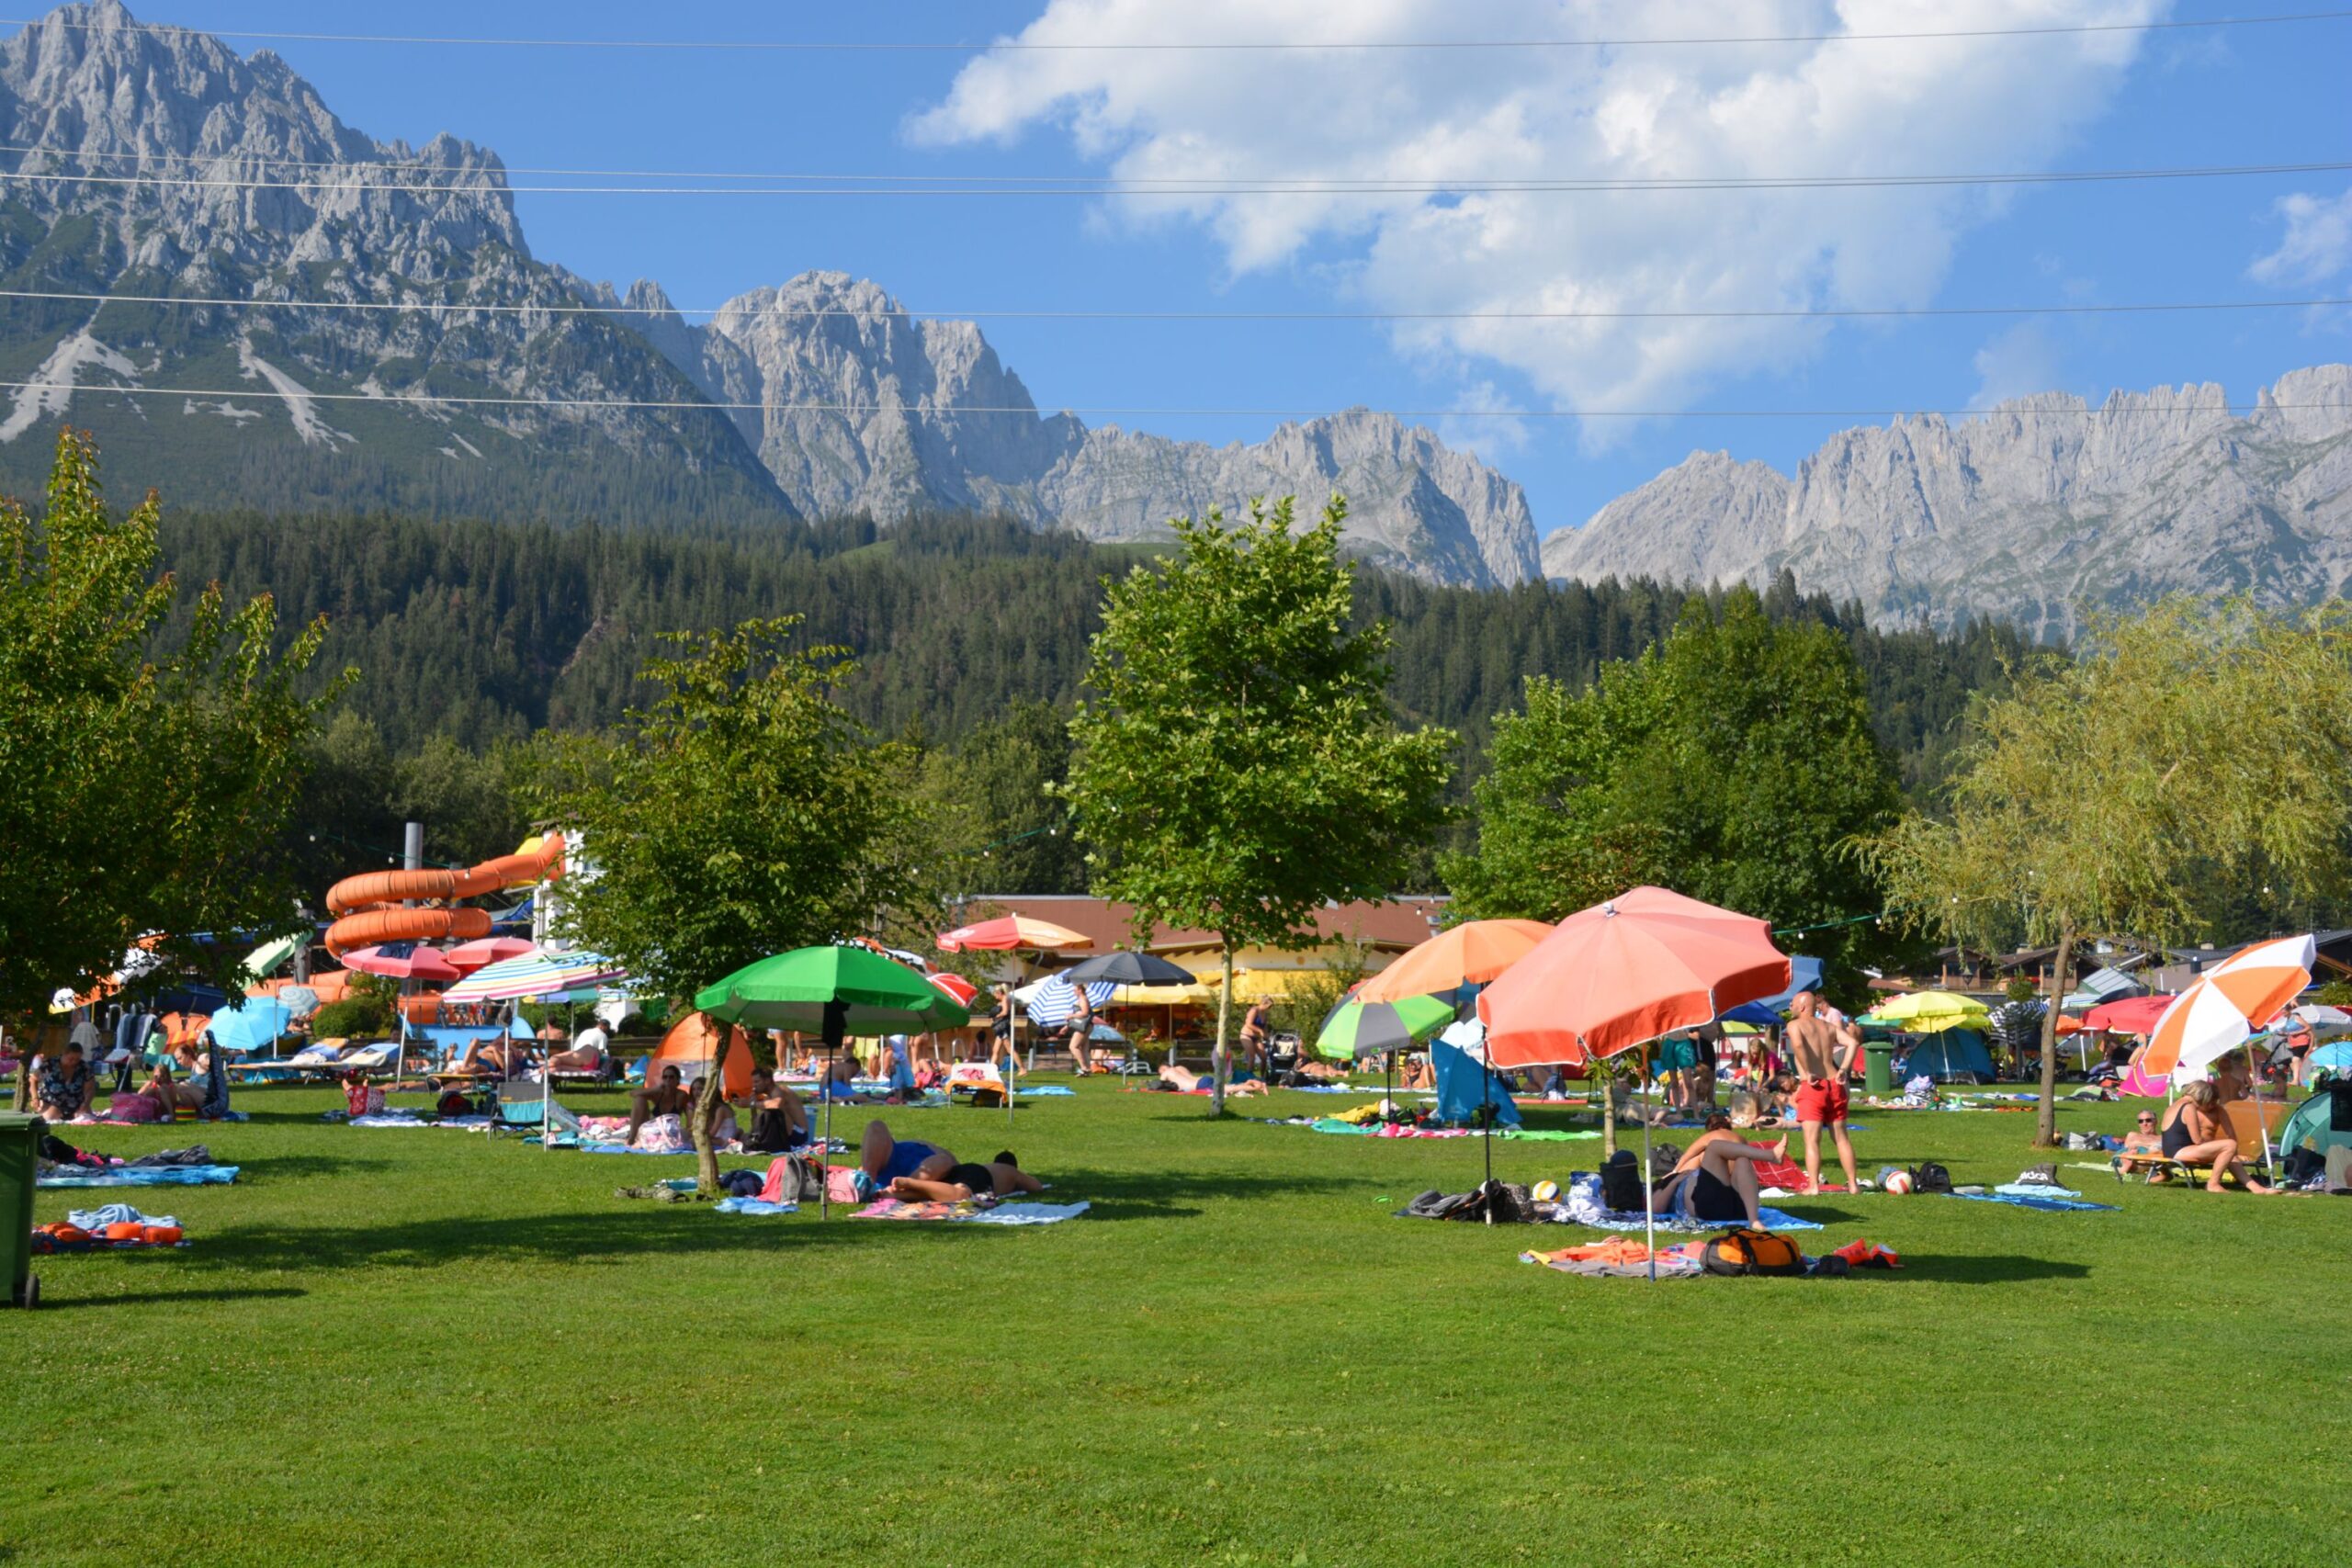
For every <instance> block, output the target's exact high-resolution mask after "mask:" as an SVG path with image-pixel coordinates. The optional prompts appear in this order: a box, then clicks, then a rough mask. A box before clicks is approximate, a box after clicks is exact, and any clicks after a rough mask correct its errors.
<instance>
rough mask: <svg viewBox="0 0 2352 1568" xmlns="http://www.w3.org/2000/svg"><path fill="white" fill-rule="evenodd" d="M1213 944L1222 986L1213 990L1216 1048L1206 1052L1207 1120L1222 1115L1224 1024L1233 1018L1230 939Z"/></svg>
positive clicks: (1220, 938) (1221, 938) (1225, 1060)
mask: <svg viewBox="0 0 2352 1568" xmlns="http://www.w3.org/2000/svg"><path fill="white" fill-rule="evenodd" d="M1217 942H1218V944H1219V946H1220V947H1221V948H1222V950H1223V951H1222V954H1221V956H1220V959H1219V963H1220V965H1221V967H1222V972H1223V974H1224V976H1225V983H1224V984H1223V985H1221V986H1219V987H1217V994H1216V1045H1215V1046H1213V1047H1211V1048H1210V1051H1209V1114H1210V1115H1211V1116H1222V1115H1224V1114H1225V1068H1226V1063H1227V1056H1226V1054H1225V1040H1226V1034H1225V1031H1226V1026H1227V1023H1228V1022H1229V1021H1231V1019H1232V1017H1233V939H1232V938H1231V937H1222V936H1221V937H1219V938H1218V939H1217Z"/></svg>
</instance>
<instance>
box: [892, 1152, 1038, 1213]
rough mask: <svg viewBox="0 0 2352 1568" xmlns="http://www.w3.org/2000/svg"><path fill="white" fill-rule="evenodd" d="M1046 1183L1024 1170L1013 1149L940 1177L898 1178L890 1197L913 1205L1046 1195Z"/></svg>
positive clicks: (946, 1172) (962, 1166)
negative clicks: (1013, 1194)
mask: <svg viewBox="0 0 2352 1568" xmlns="http://www.w3.org/2000/svg"><path fill="white" fill-rule="evenodd" d="M889 1190H890V1196H891V1197H893V1198H896V1199H899V1201H902V1202H910V1203H962V1202H967V1201H970V1200H971V1199H974V1198H1001V1197H1006V1196H1009V1195H1011V1194H1012V1193H1016V1192H1043V1191H1044V1190H1046V1184H1045V1183H1044V1182H1042V1181H1040V1180H1038V1179H1036V1178H1035V1177H1034V1176H1032V1175H1030V1174H1029V1173H1028V1172H1027V1171H1025V1170H1023V1169H1022V1168H1021V1162H1020V1161H1018V1160H1016V1159H1014V1158H1013V1157H1012V1150H1010V1149H1006V1150H1001V1151H1000V1152H999V1153H998V1155H997V1156H996V1158H994V1159H992V1160H990V1161H989V1162H988V1163H987V1164H986V1165H981V1164H978V1163H977V1162H975V1163H970V1164H956V1165H952V1166H949V1167H948V1168H947V1169H946V1171H945V1172H944V1173H943V1174H941V1175H939V1176H937V1177H928V1176H925V1175H922V1174H917V1175H914V1176H901V1177H897V1178H895V1179H892V1181H891V1182H890V1189H889Z"/></svg>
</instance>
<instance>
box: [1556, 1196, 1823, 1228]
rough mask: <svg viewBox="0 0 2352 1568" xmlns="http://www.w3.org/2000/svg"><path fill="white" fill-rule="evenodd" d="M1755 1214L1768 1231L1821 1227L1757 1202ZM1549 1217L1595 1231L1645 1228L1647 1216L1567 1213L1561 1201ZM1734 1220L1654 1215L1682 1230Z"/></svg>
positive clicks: (1661, 1223) (1723, 1225) (1724, 1225)
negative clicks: (1585, 1226) (1556, 1210)
mask: <svg viewBox="0 0 2352 1568" xmlns="http://www.w3.org/2000/svg"><path fill="white" fill-rule="evenodd" d="M1756 1213H1757V1214H1758V1217H1759V1218H1761V1219H1762V1220H1763V1222H1764V1228H1765V1229H1766V1230H1768V1231H1817V1230H1819V1229H1820V1228H1821V1225H1820V1223H1819V1222H1818V1221H1815V1220H1807V1219H1802V1218H1800V1217H1798V1216H1797V1215H1795V1214H1792V1213H1788V1212H1787V1211H1786V1210H1784V1209H1775V1208H1772V1207H1771V1206H1770V1205H1769V1204H1758V1206H1757V1209H1756ZM1553 1220H1554V1223H1555V1224H1564V1225H1590V1226H1591V1227H1592V1228H1593V1229H1595V1230H1602V1231H1638V1230H1647V1229H1648V1228H1649V1218H1648V1216H1647V1215H1645V1214H1644V1213H1642V1212H1641V1211H1640V1210H1638V1209H1597V1210H1586V1211H1584V1212H1583V1213H1581V1214H1577V1213H1571V1212H1570V1211H1569V1208H1568V1205H1566V1204H1565V1203H1563V1204H1561V1205H1559V1209H1558V1212H1557V1213H1555V1215H1554V1216H1553ZM1736 1223H1737V1222H1736V1221H1731V1220H1699V1219H1692V1218H1690V1217H1689V1216H1687V1215H1683V1214H1660V1215H1659V1216H1658V1217H1657V1228H1658V1229H1660V1230H1662V1231H1680V1232H1686V1233H1688V1232H1698V1231H1719V1230H1727V1229H1729V1228H1730V1227H1731V1226H1732V1225H1733V1224H1736Z"/></svg>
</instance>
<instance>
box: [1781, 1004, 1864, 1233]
mask: <svg viewBox="0 0 2352 1568" xmlns="http://www.w3.org/2000/svg"><path fill="white" fill-rule="evenodd" d="M1820 1006H1821V1002H1820V998H1817V997H1815V995H1814V994H1813V993H1812V992H1811V991H1799V992H1798V993H1797V994H1796V995H1795V996H1793V997H1792V998H1789V1031H1788V1045H1789V1054H1790V1055H1793V1056H1794V1057H1795V1058H1796V1060H1797V1097H1796V1111H1797V1125H1798V1126H1799V1127H1801V1128H1803V1129H1804V1184H1805V1188H1806V1190H1809V1191H1815V1192H1818V1191H1819V1190H1821V1128H1822V1123H1824V1122H1827V1123H1828V1125H1829V1134H1830V1136H1831V1137H1833V1138H1835V1139H1837V1140H1838V1164H1839V1165H1842V1166H1844V1167H1845V1168H1846V1190H1847V1191H1849V1192H1851V1191H1855V1190H1857V1189H1856V1186H1855V1181H1854V1143H1853V1140H1852V1139H1850V1138H1849V1137H1848V1136H1847V1135H1846V1076H1845V1073H1844V1071H1843V1067H1844V1065H1845V1063H1846V1062H1847V1061H1848V1060H1849V1057H1850V1056H1851V1055H1852V1051H1853V1047H1854V1044H1855V1042H1854V1041H1853V1040H1851V1039H1849V1038H1848V1034H1849V1031H1850V1030H1851V1027H1852V1026H1851V1025H1848V1026H1846V1027H1845V1028H1840V1027H1839V1026H1838V1025H1837V1024H1834V1023H1832V1022H1830V1021H1828V1020H1827V1019H1826V1018H1824V1017H1822V1016H1821V1013H1820Z"/></svg>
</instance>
